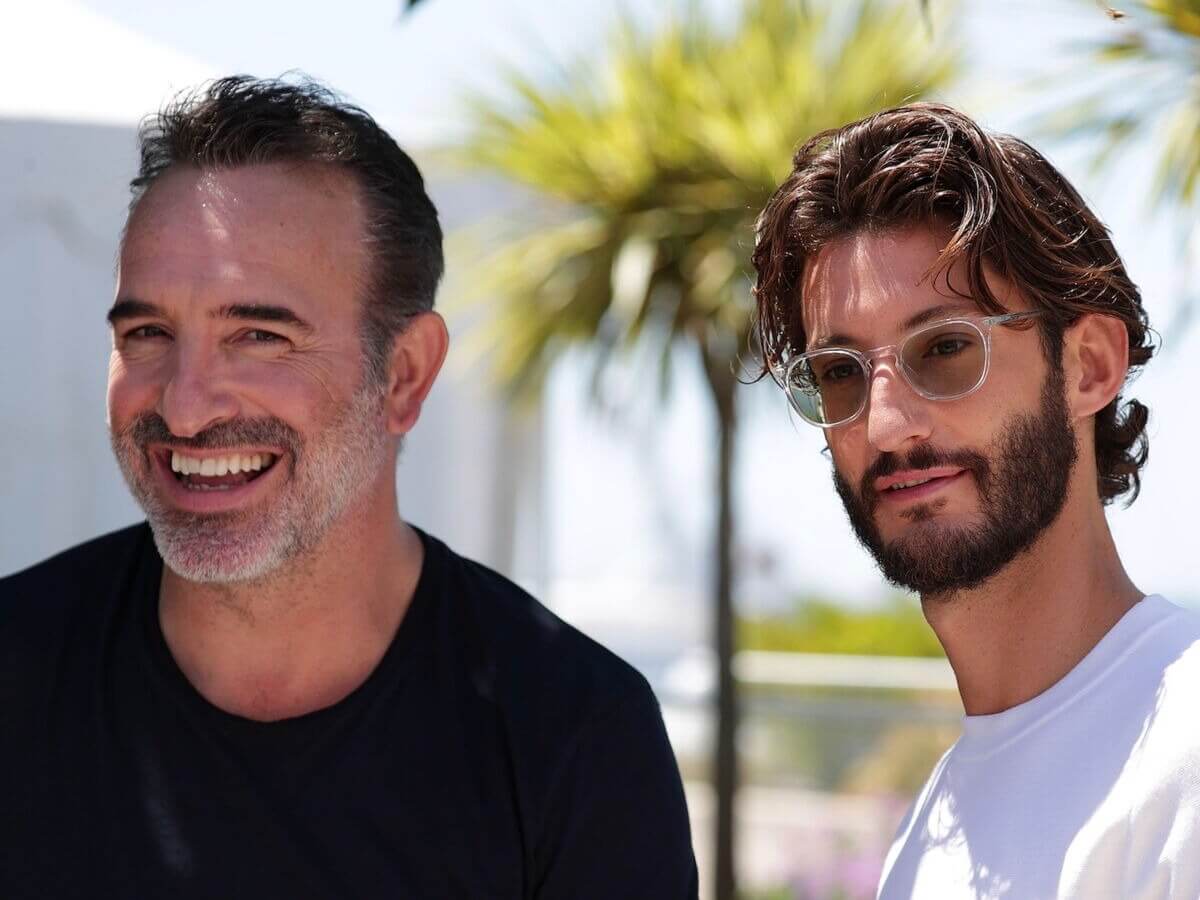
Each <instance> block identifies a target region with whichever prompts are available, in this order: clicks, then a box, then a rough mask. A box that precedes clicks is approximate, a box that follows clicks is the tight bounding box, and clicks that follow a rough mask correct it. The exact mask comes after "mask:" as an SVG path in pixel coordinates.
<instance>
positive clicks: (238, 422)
mask: <svg viewBox="0 0 1200 900" xmlns="http://www.w3.org/2000/svg"><path fill="white" fill-rule="evenodd" d="M122 436H123V437H124V438H125V439H126V440H128V441H130V442H131V443H133V444H134V445H135V446H137V447H139V448H143V449H144V448H145V447H146V446H147V445H148V444H153V443H162V444H171V445H172V446H175V447H180V448H187V449H191V450H214V449H220V448H224V447H230V446H236V445H238V444H266V445H270V446H273V447H283V448H285V449H287V450H291V451H292V452H293V454H298V451H299V450H300V448H301V447H302V446H303V444H304V439H303V438H301V437H300V433H299V432H298V431H296V429H294V428H292V427H291V426H290V425H288V424H287V423H286V422H283V421H282V420H280V419H276V418H274V417H272V416H263V417H259V418H253V419H231V420H229V421H228V422H218V423H217V424H216V425H212V426H210V427H208V428H206V429H204V430H203V431H201V432H199V433H198V434H195V435H193V436H192V437H180V436H179V435H177V434H173V433H172V432H171V429H170V428H168V427H167V423H166V421H165V420H164V419H163V417H162V416H160V415H159V414H158V413H155V412H145V413H142V414H140V415H139V416H138V417H137V418H135V419H134V420H133V421H132V422H130V423H129V424H128V425H127V426H126V427H125V428H124V429H123V430H122Z"/></svg>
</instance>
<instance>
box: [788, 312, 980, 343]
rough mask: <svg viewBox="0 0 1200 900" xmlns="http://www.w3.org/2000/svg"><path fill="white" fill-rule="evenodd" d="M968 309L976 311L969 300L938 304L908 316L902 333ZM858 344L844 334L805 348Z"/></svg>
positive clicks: (824, 339) (832, 336) (823, 339)
mask: <svg viewBox="0 0 1200 900" xmlns="http://www.w3.org/2000/svg"><path fill="white" fill-rule="evenodd" d="M968 308H970V309H971V310H972V311H974V310H975V309H977V308H978V307H976V305H975V304H974V303H972V302H970V301H969V300H956V301H952V302H950V303H939V304H938V305H937V306H930V307H928V308H926V309H923V310H921V311H920V312H919V313H915V314H914V315H912V316H909V317H908V318H907V319H906V320H905V321H904V325H903V326H902V327H903V329H904V331H906V332H907V331H911V330H912V329H914V328H919V327H921V326H922V325H924V324H926V323H928V322H934V321H936V320H938V319H941V318H943V317H946V316H953V315H961V314H962V313H963V312H964V310H966V309H968ZM858 343H860V342H859V341H858V340H856V339H855V338H853V337H850V336H849V335H846V334H831V335H829V336H828V337H823V338H821V339H820V340H816V341H810V342H809V344H808V346H807V347H806V348H805V349H806V350H807V351H808V352H811V351H813V350H827V349H829V348H831V347H847V346H849V347H853V346H855V345H856V344H858Z"/></svg>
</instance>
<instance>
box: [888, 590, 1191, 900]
mask: <svg viewBox="0 0 1200 900" xmlns="http://www.w3.org/2000/svg"><path fill="white" fill-rule="evenodd" d="M879 897H880V898H882V900H896V898H909V897H916V898H921V900H927V898H928V900H957V898H964V897H969V898H996V897H1003V898H1013V900H1017V898H1019V900H1025V898H1035V900H1038V898H1048V897H1053V898H1064V900H1065V898H1071V900H1107V898H1113V900H1149V898H1154V900H1160V898H1173V900H1174V898H1178V900H1197V898H1200V615H1197V614H1196V613H1193V612H1189V611H1187V610H1183V609H1180V608H1179V607H1177V606H1174V605H1173V604H1171V603H1169V602H1168V601H1167V600H1165V599H1163V598H1162V597H1158V596H1152V597H1146V598H1145V599H1144V600H1142V601H1141V602H1140V603H1138V604H1137V605H1135V606H1134V607H1133V608H1132V609H1131V610H1130V611H1129V612H1127V613H1126V614H1125V616H1124V617H1123V618H1122V619H1121V621H1119V622H1118V623H1117V624H1116V625H1115V626H1113V628H1112V630H1111V631H1109V633H1108V634H1106V635H1105V636H1104V638H1103V639H1102V640H1101V641H1100V643H1099V644H1097V645H1096V646H1095V648H1093V650H1092V651H1091V652H1090V653H1089V654H1088V655H1087V656H1086V657H1084V658H1083V660H1082V661H1080V663H1079V664H1078V665H1077V666H1076V667H1075V668H1074V669H1072V670H1071V671H1070V672H1069V673H1068V674H1067V675H1066V677H1065V678H1063V679H1062V680H1061V681H1059V682H1058V683H1057V684H1055V685H1054V686H1053V687H1051V688H1050V689H1049V690H1047V691H1045V692H1043V693H1042V694H1039V695H1038V696H1037V697H1034V698H1033V699H1032V700H1030V701H1028V702H1026V703H1022V704H1021V705H1020V706H1015V707H1013V708H1012V709H1008V710H1005V711H1004V712H1001V713H997V714H995V715H991V716H967V717H966V718H965V719H964V720H963V734H962V737H961V738H959V740H958V742H957V743H955V744H954V746H953V747H951V748H950V749H949V750H948V751H947V752H946V755H945V756H943V757H942V759H941V761H940V762H939V763H938V764H937V766H936V767H935V768H934V770H933V774H932V775H931V776H930V777H929V781H928V782H926V784H925V786H924V787H923V788H922V789H921V793H920V794H919V795H918V796H917V799H916V802H915V803H914V805H913V808H912V809H911V810H910V811H909V813H908V816H907V817H906V818H905V820H904V822H903V823H901V825H900V830H899V832H898V833H897V836H896V841H895V843H894V844H893V845H892V848H891V851H890V852H889V853H888V856H887V860H886V862H885V863H884V867H883V876H882V879H881V880H880V884H879Z"/></svg>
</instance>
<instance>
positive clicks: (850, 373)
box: [821, 363, 858, 383]
mask: <svg viewBox="0 0 1200 900" xmlns="http://www.w3.org/2000/svg"><path fill="white" fill-rule="evenodd" d="M856 374H858V366H856V365H855V364H854V363H835V364H834V365H832V366H830V367H829V368H827V369H826V370H825V371H824V372H822V373H821V381H822V383H832V382H836V381H845V380H846V379H848V378H853V377H854V376H855V375H856Z"/></svg>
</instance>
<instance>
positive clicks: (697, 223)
mask: <svg viewBox="0 0 1200 900" xmlns="http://www.w3.org/2000/svg"><path fill="white" fill-rule="evenodd" d="M957 59H958V55H957V52H956V51H955V50H954V49H952V48H950V47H948V46H945V45H944V44H943V45H939V44H935V43H933V42H931V38H930V32H929V30H928V28H927V26H926V23H925V21H924V20H923V19H922V16H921V13H920V11H919V7H917V6H915V5H914V4H913V3H912V2H911V0H856V2H853V3H844V2H843V3H835V2H833V0H823V2H816V0H810V2H808V3H801V2H797V0H745V2H744V3H743V4H742V7H741V10H740V14H739V16H738V17H737V20H736V22H734V23H733V24H732V25H727V26H726V27H721V26H718V25H717V24H714V23H713V22H712V21H710V20H708V19H706V17H705V16H704V15H703V13H702V10H701V5H700V4H698V3H694V2H693V3H690V4H689V5H687V6H686V7H685V8H684V11H683V12H681V13H679V15H678V16H677V18H675V19H674V20H673V21H672V23H671V24H669V25H668V26H667V27H665V28H664V29H662V30H661V31H658V32H657V33H654V34H653V35H646V34H643V33H640V32H639V31H638V30H637V29H636V28H635V27H633V26H632V25H630V24H628V23H627V24H626V25H625V26H624V27H622V28H620V29H618V31H617V33H616V34H615V36H614V39H613V42H612V44H611V46H610V47H609V52H608V54H607V56H606V57H605V59H604V60H603V62H602V63H600V64H587V63H581V64H578V65H575V66H572V67H569V68H568V69H567V70H566V71H565V72H564V73H562V74H561V76H560V78H559V80H558V82H557V83H555V84H553V85H552V86H549V87H543V86H539V85H538V84H537V83H535V81H534V80H533V79H532V78H530V77H527V76H525V75H522V74H519V73H516V74H513V73H510V74H509V75H508V76H507V77H506V79H505V80H504V89H505V93H504V95H503V96H501V97H500V98H499V100H497V98H495V97H492V98H489V99H486V100H483V99H481V100H478V101H477V102H476V103H475V106H474V130H473V133H472V135H471V137H470V140H469V141H468V144H467V150H466V155H467V158H468V160H469V161H470V163H471V164H473V165H474V166H477V167H480V168H482V169H484V170H486V171H488V172H491V173H495V174H498V175H500V176H503V177H504V178H505V179H507V180H509V181H512V182H516V183H518V184H521V185H523V186H526V187H528V188H530V189H532V190H533V191H534V192H535V193H536V195H537V196H538V197H540V198H544V201H545V202H544V205H543V206H542V207H540V209H541V211H542V213H543V215H541V216H540V217H539V221H536V222H534V223H529V224H528V225H527V227H523V228H521V229H519V230H518V231H517V233H515V234H514V233H509V234H508V235H506V236H505V238H504V240H503V242H502V247H501V249H500V250H499V251H498V252H496V253H495V254H494V255H492V256H491V257H490V258H489V259H485V260H484V261H483V264H482V266H481V271H482V273H483V279H484V283H483V285H482V290H481V295H482V296H486V297H487V298H488V303H489V307H490V308H491V309H492V310H493V311H494V314H493V315H492V316H491V318H490V322H489V323H488V325H487V326H486V327H487V328H488V329H489V330H488V332H487V333H488V335H489V343H490V344H491V346H492V349H493V354H494V355H493V358H494V359H495V360H496V363H497V365H498V368H499V374H500V375H501V377H502V378H503V379H504V380H505V382H506V383H507V384H508V385H510V387H511V388H512V390H513V392H514V393H516V394H525V395H526V396H528V395H530V394H536V392H537V391H538V389H539V388H540V386H541V384H542V381H543V379H544V376H545V374H546V373H547V371H548V369H549V368H550V366H551V365H552V363H553V362H554V361H555V360H556V359H557V358H558V357H559V355H560V354H561V353H562V352H563V351H564V350H566V349H567V348H569V347H571V346H572V345H586V346H588V347H590V348H592V350H594V353H595V355H594V359H596V360H597V365H598V370H600V371H602V370H603V369H604V367H605V366H607V365H609V364H610V363H612V362H613V361H614V360H616V359H617V358H618V357H620V356H622V355H623V354H622V352H621V351H623V350H626V349H629V348H632V347H638V348H639V349H640V350H642V351H643V352H645V351H648V352H649V353H651V354H653V355H655V356H656V357H657V359H658V361H659V364H660V367H661V371H662V372H664V373H665V372H666V371H667V370H668V369H669V366H670V363H669V358H670V355H671V353H672V350H673V349H674V348H676V347H678V346H680V345H685V346H687V347H690V348H691V349H692V350H693V351H694V352H695V353H696V354H698V356H699V361H700V363H701V369H702V371H703V373H704V378H705V380H706V383H707V387H708V393H709V396H710V397H711V400H712V404H713V409H714V410H715V412H716V420H717V422H718V434H717V447H718V453H717V461H718V464H717V471H716V477H715V479H714V485H713V486H714V489H715V491H714V492H715V496H716V505H717V517H716V528H715V533H714V534H713V536H712V548H713V557H714V562H715V566H714V570H715V571H714V577H713V586H712V594H713V610H714V613H715V622H714V628H713V631H714V637H715V641H716V650H717V653H716V656H717V660H718V687H717V740H716V749H715V760H714V766H713V778H714V781H715V785H716V794H717V816H716V852H715V862H716V892H715V896H716V897H717V898H718V900H731V898H732V897H733V896H734V867H733V798H734V792H735V788H736V784H737V758H736V754H735V730H736V726H737V720H738V711H737V694H736V692H735V685H734V678H733V672H732V669H731V658H732V655H733V650H734V616H733V585H734V567H733V556H732V544H733V536H734V523H733V504H732V474H733V469H734V456H735V453H734V450H735V437H736V432H737V423H738V390H737V388H738V384H739V378H738V374H737V373H738V363H739V354H740V353H742V352H743V351H745V350H746V348H747V344H748V340H749V336H750V331H751V315H752V307H753V301H752V295H751V286H752V282H751V275H750V274H749V273H750V272H751V265H750V253H751V250H752V249H753V243H754V220H755V217H756V214H757V212H758V211H759V210H760V209H761V208H762V206H763V205H764V203H765V201H766V200H767V198H768V197H769V196H770V194H771V193H772V192H773V191H774V189H775V187H776V186H777V185H778V184H779V182H780V181H781V180H782V179H783V178H784V177H785V176H786V175H787V173H788V172H789V170H790V167H791V156H792V152H793V149H794V147H795V145H796V144H797V143H798V142H799V141H800V140H802V139H804V138H805V137H807V136H809V135H811V134H813V133H814V132H817V131H819V130H822V129H825V128H829V127H834V126H837V125H841V124H844V123H845V122H848V121H850V120H852V119H856V118H859V117H861V116H864V115H868V114H870V113H872V112H874V111H876V110H878V109H881V108H883V107H885V106H887V105H891V104H894V103H897V102H900V101H903V100H908V99H913V98H916V97H919V96H922V95H924V94H925V93H926V92H929V91H931V90H936V89H938V88H940V87H942V86H943V85H945V84H946V83H947V82H948V80H949V79H950V77H951V76H952V74H953V73H954V72H955V70H956V67H957ZM662 383H663V384H666V383H667V381H666V379H665V378H664V379H663V381H662Z"/></svg>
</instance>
